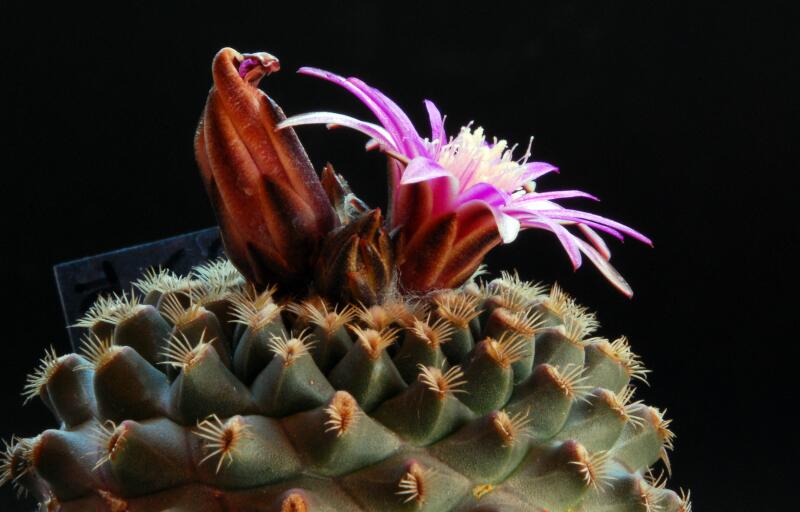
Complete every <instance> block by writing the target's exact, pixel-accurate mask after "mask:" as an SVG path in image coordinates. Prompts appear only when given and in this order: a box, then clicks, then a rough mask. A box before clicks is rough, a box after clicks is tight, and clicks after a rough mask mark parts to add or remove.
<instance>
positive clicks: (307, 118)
mask: <svg viewBox="0 0 800 512" xmlns="http://www.w3.org/2000/svg"><path fill="white" fill-rule="evenodd" d="M310 124H326V125H328V126H329V127H336V126H345V127H347V128H352V129H353V130H356V131H359V132H361V133H363V134H364V135H367V136H368V137H371V138H372V139H374V140H376V141H377V142H378V143H380V144H383V145H385V146H387V147H388V148H389V149H392V150H394V151H397V147H396V146H395V144H394V142H393V140H392V136H391V135H389V132H387V131H386V130H385V129H384V128H383V127H381V126H378V125H377V124H373V123H368V122H367V121H361V120H360V119H356V118H354V117H350V116H346V115H344V114H336V113H334V112H309V113H308V114H300V115H296V116H292V117H290V118H288V119H285V120H284V121H282V122H280V123H278V126H277V128H278V129H279V130H282V129H284V128H288V127H290V126H304V125H310Z"/></svg>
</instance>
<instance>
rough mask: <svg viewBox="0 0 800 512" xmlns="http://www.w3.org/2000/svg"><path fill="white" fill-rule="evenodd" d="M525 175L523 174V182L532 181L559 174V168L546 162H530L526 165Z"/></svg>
mask: <svg viewBox="0 0 800 512" xmlns="http://www.w3.org/2000/svg"><path fill="white" fill-rule="evenodd" d="M525 169H526V170H525V173H523V174H522V177H521V179H522V181H531V180H535V179H537V178H539V177H540V176H544V175H545V174H548V173H551V172H558V167H555V166H554V165H551V164H548V163H546V162H528V163H527V164H525Z"/></svg>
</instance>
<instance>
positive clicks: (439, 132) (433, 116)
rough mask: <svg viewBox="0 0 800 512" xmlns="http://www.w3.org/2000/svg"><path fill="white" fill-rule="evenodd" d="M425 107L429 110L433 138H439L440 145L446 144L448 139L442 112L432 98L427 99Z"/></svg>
mask: <svg viewBox="0 0 800 512" xmlns="http://www.w3.org/2000/svg"><path fill="white" fill-rule="evenodd" d="M425 108H426V109H427V110H428V119H430V122H431V140H432V141H434V140H438V141H439V145H440V146H441V145H444V144H445V143H446V142H447V140H446V138H445V137H446V136H445V133H444V121H443V120H442V114H441V113H440V112H439V109H438V108H436V105H434V104H433V102H432V101H430V100H425Z"/></svg>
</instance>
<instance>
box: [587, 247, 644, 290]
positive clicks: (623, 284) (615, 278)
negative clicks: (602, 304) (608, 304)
mask: <svg viewBox="0 0 800 512" xmlns="http://www.w3.org/2000/svg"><path fill="white" fill-rule="evenodd" d="M575 242H576V243H577V244H578V247H579V248H580V250H581V252H583V254H585V255H586V257H587V258H589V260H590V261H591V262H592V263H594V266H595V267H597V269H598V270H599V271H600V273H601V274H603V276H604V277H605V278H606V279H608V281H609V282H610V283H611V284H613V285H614V287H615V288H617V289H618V290H619V291H621V292H622V293H623V294H625V295H626V296H627V297H628V298H630V297H633V289H632V288H631V286H630V285H629V284H628V282H627V281H625V278H624V277H622V275H621V274H620V273H619V272H617V269H615V268H614V267H612V266H611V263H609V262H608V261H607V260H606V259H604V258H603V257H602V256H601V255H600V254H599V253H598V252H597V251H596V250H595V249H594V247H592V246H591V245H589V244H587V243H586V242H584V241H583V240H581V239H580V238H576V239H575Z"/></svg>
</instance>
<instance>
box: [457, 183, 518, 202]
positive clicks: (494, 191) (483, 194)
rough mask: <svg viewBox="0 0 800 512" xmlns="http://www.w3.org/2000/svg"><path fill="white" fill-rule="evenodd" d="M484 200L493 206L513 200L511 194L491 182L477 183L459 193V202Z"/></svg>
mask: <svg viewBox="0 0 800 512" xmlns="http://www.w3.org/2000/svg"><path fill="white" fill-rule="evenodd" d="M473 200H478V201H483V202H485V203H488V204H490V205H492V206H495V207H497V206H505V205H507V204H508V203H509V202H510V201H511V196H510V195H508V194H506V193H505V192H503V191H502V190H500V189H499V188H497V187H495V186H494V185H491V184H489V183H476V184H475V185H473V186H471V187H469V188H468V189H467V190H465V191H464V192H462V193H460V194H459V195H458V202H459V203H462V204H463V203H466V202H468V201H473Z"/></svg>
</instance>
